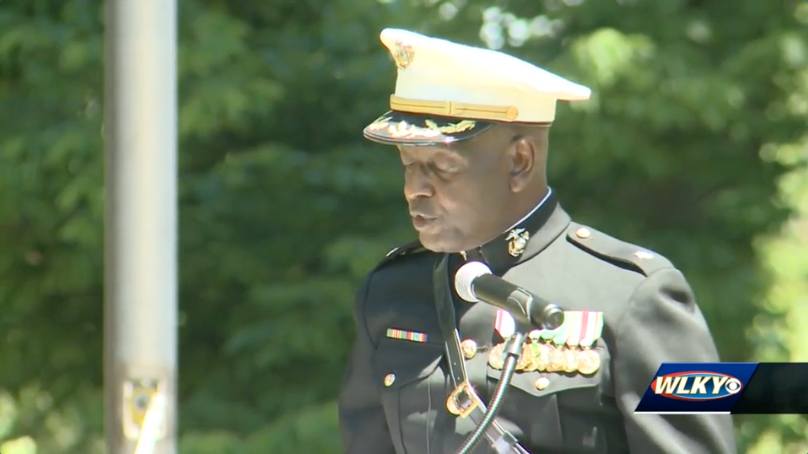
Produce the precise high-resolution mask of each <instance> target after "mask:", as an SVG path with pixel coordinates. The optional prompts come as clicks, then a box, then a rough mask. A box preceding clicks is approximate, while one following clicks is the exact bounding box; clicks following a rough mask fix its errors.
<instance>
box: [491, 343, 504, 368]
mask: <svg viewBox="0 0 808 454" xmlns="http://www.w3.org/2000/svg"><path fill="white" fill-rule="evenodd" d="M504 350H505V344H499V345H495V346H494V347H493V348H492V349H491V351H490V352H489V353H488V365H489V366H491V367H493V368H494V369H496V370H502V366H504V365H505V358H504Z"/></svg>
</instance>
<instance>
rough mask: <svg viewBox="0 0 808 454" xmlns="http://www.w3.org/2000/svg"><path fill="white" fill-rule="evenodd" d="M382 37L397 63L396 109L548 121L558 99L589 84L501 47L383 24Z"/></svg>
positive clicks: (581, 92)
mask: <svg viewBox="0 0 808 454" xmlns="http://www.w3.org/2000/svg"><path fill="white" fill-rule="evenodd" d="M381 41H382V43H383V44H384V46H385V47H387V49H388V50H389V51H390V54H391V56H392V57H393V60H394V61H395V63H396V66H397V67H398V77H397V80H396V89H395V93H394V94H393V95H392V96H391V97H390V108H391V109H392V110H393V111H394V112H404V113H409V114H419V115H427V116H429V115H434V116H439V117H449V118H461V119H473V120H482V121H494V122H520V123H551V122H553V120H555V111H556V101H558V100H562V101H584V100H587V99H589V97H590V95H591V90H590V89H589V88H587V87H584V86H582V85H578V84H576V83H574V82H570V81H569V80H566V79H564V78H563V77H560V76H557V75H555V74H553V73H551V72H549V71H546V70H544V69H542V68H539V67H538V66H535V65H533V64H530V63H528V62H526V61H523V60H520V59H518V58H515V57H512V56H510V55H506V54H504V53H502V52H497V51H493V50H490V49H482V48H478V47H471V46H466V45H463V44H457V43H453V42H451V41H447V40H443V39H437V38H431V37H429V36H424V35H421V34H418V33H414V32H410V31H407V30H400V29H394V28H387V29H385V30H383V31H382V33H381Z"/></svg>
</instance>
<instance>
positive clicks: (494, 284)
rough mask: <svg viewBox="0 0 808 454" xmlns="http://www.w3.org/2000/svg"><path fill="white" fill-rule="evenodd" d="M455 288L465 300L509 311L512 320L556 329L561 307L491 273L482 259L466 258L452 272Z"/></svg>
mask: <svg viewBox="0 0 808 454" xmlns="http://www.w3.org/2000/svg"><path fill="white" fill-rule="evenodd" d="M455 290H457V294H458V295H459V296H460V298H462V299H463V300H464V301H467V302H469V303H477V302H480V301H482V302H483V303H488V304H490V305H492V306H496V307H498V308H500V309H505V310H506V311H508V312H510V313H511V315H512V316H513V318H514V320H516V321H517V322H521V323H523V324H525V323H526V324H530V325H532V326H535V327H537V328H544V329H548V330H552V329H556V328H558V327H559V326H561V324H562V323H564V311H563V310H561V308H560V307H558V306H556V305H555V304H552V303H549V302H547V301H545V300H543V299H541V298H539V297H538V296H536V295H534V294H532V293H530V292H529V291H527V290H525V289H523V288H521V287H519V286H516V285H514V284H511V283H510V282H508V281H506V280H505V279H502V278H501V277H498V276H494V274H493V273H492V272H491V268H488V266H486V264H485V263H482V262H468V263H466V264H464V265H463V266H461V267H460V269H459V270H457V274H455Z"/></svg>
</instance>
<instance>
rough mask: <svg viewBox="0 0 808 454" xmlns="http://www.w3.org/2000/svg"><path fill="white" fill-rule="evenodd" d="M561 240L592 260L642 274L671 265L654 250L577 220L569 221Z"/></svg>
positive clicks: (648, 274)
mask: <svg viewBox="0 0 808 454" xmlns="http://www.w3.org/2000/svg"><path fill="white" fill-rule="evenodd" d="M563 239H564V241H565V242H566V243H567V244H568V245H569V246H570V247H573V248H574V249H575V250H576V251H581V252H583V253H585V254H586V257H588V258H591V259H592V261H593V263H597V264H602V265H605V266H610V267H617V268H619V269H622V270H625V271H626V272H629V273H635V274H637V273H638V274H640V275H642V276H643V277H647V276H650V275H651V274H653V273H655V272H656V271H659V270H663V269H670V268H674V265H673V264H672V263H671V261H670V260H668V259H667V258H666V257H664V256H663V255H661V254H659V253H657V252H655V251H652V250H649V249H648V248H645V247H642V246H638V245H636V244H632V243H629V242H626V241H623V240H620V239H618V238H615V237H613V236H610V235H608V234H606V233H603V232H601V231H599V230H597V229H595V228H593V227H590V226H587V225H583V224H579V223H577V222H571V223H570V225H569V227H567V231H566V233H565V235H563Z"/></svg>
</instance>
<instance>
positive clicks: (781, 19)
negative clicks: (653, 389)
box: [0, 0, 808, 454]
mask: <svg viewBox="0 0 808 454" xmlns="http://www.w3.org/2000/svg"><path fill="white" fill-rule="evenodd" d="M427 3H428V5H420V4H415V3H414V2H409V3H408V2H403V1H388V2H384V3H379V4H375V3H369V2H359V1H354V0H333V1H328V2H326V1H322V0H319V1H318V0H310V1H303V2H301V1H291V0H276V1H273V2H236V1H225V0H218V1H214V0H187V1H183V2H181V9H180V20H181V24H180V25H181V28H180V30H181V33H180V40H181V41H180V68H179V76H180V100H181V105H180V113H181V115H180V139H181V144H180V145H181V146H180V152H181V156H180V159H181V176H180V197H181V200H180V204H181V225H180V229H181V236H180V241H181V245H180V253H181V257H180V258H181V269H180V274H181V276H180V277H181V310H182V316H181V322H182V326H181V331H180V342H181V355H180V357H181V371H180V401H181V405H182V408H181V416H182V418H181V430H182V452H183V453H188V454H191V453H193V454H205V453H214V452H215V453H217V454H226V453H230V452H233V453H235V452H239V453H245V452H246V453H265V452H272V453H277V454H283V453H292V452H317V453H324V454H328V453H331V452H333V453H337V452H339V449H338V433H337V429H336V420H335V412H334V403H333V401H334V396H335V393H336V391H337V389H338V386H339V381H340V379H341V373H342V367H343V362H344V360H345V357H346V354H347V349H348V345H349V343H350V340H351V337H352V325H351V323H352V322H351V318H350V311H349V308H350V306H351V303H352V295H353V290H354V288H355V286H356V285H357V283H358V281H359V279H361V277H362V276H363V275H364V273H366V272H367V271H368V270H369V269H370V268H371V267H372V266H373V265H374V264H375V262H376V261H377V260H378V259H379V258H380V257H381V256H382V255H383V254H384V253H385V252H386V251H387V250H389V249H390V248H392V247H394V246H396V245H398V244H400V243H402V242H404V241H406V240H408V239H409V238H410V235H411V233H410V230H409V226H408V225H407V222H408V220H407V219H406V212H405V210H404V204H403V202H402V201H401V196H400V190H401V189H400V186H401V176H400V174H399V164H398V163H397V156H396V154H395V152H394V151H393V150H390V149H385V148H384V147H380V146H377V145H372V144H369V143H366V142H364V141H363V140H362V138H361V133H360V131H361V128H362V127H363V126H364V125H365V124H367V123H368V122H370V121H372V120H373V119H374V118H375V117H376V116H377V115H378V114H380V113H382V112H383V111H384V109H385V107H386V99H387V96H388V95H389V94H390V92H391V90H392V87H393V83H394V74H395V73H394V68H393V65H392V64H391V62H390V59H389V57H388V56H387V55H386V53H385V52H384V50H383V49H382V48H381V46H380V45H379V44H378V40H377V38H376V37H377V36H378V32H379V31H380V29H381V28H383V27H385V26H400V27H406V28H411V29H417V30H420V31H425V32H430V33H434V34H438V35H441V36H444V37H447V38H453V39H458V40H461V41H464V42H469V43H480V36H481V35H480V33H478V31H479V30H483V33H482V36H483V37H485V38H486V40H487V41H488V43H489V44H491V45H493V46H498V45H500V44H504V45H507V46H508V47H510V48H511V49H510V50H511V51H513V52H515V53H517V54H520V55H522V56H524V57H526V58H527V59H529V60H531V61H533V62H536V63H538V64H540V65H542V66H544V67H547V68H549V69H551V70H555V71H556V72H558V73H561V74H564V75H566V76H568V77H570V78H572V79H574V80H576V81H579V82H581V83H584V84H587V85H589V86H591V87H592V88H593V91H594V98H593V100H592V101H591V102H589V103H582V104H579V105H572V106H561V107H560V109H559V114H558V119H559V120H558V122H557V124H556V125H555V126H554V127H553V135H552V168H551V178H552V182H553V186H554V187H555V188H556V190H557V191H558V193H559V194H561V197H562V201H563V203H564V205H565V207H566V208H567V209H568V210H569V211H570V212H571V213H572V214H573V215H575V216H576V217H577V219H578V220H580V221H582V222H587V223H591V224H593V225H595V226H597V227H598V228H599V229H602V230H605V231H607V232H610V233H612V234H614V235H616V236H620V237H622V238H625V239H627V240H630V241H635V242H638V243H641V244H643V245H647V246H649V247H652V248H653V249H656V250H658V251H659V252H661V253H664V254H665V255H667V256H669V257H670V258H672V259H673V260H674V262H676V263H677V264H678V265H679V266H680V267H681V268H682V269H684V270H685V272H686V274H687V275H688V276H689V278H690V280H691V281H692V284H693V286H694V287H695V289H696V292H697V294H698V295H699V297H700V300H701V304H702V306H703V308H704V310H705V313H706V315H707V317H708V319H709V321H710V323H711V326H712V328H713V330H714V332H715V336H716V338H717V341H718V344H719V347H720V349H721V352H722V355H723V357H724V358H725V359H727V360H739V359H747V358H748V357H749V352H750V351H752V347H756V348H757V347H761V345H763V344H764V343H765V342H766V341H771V340H774V341H775V342H774V343H773V344H771V347H772V348H774V349H775V350H778V351H784V349H785V348H786V347H787V346H786V345H783V344H785V343H786V341H787V338H788V336H789V334H788V332H787V331H786V330H785V329H783V331H782V332H783V335H782V336H780V338H782V341H780V342H778V336H752V337H747V335H746V333H747V331H748V330H749V329H750V327H751V326H752V325H753V320H755V318H756V317H758V319H757V320H761V317H762V319H763V320H768V321H770V322H771V323H775V322H776V321H777V320H778V317H780V315H781V314H782V313H784V312H787V311H786V310H785V309H783V308H782V307H777V306H776V305H771V304H762V303H760V302H759V301H762V296H763V295H764V292H765V290H766V284H767V277H768V274H769V273H770V270H768V269H762V268H761V265H760V261H759V260H758V256H757V254H756V251H755V249H754V248H753V240H754V239H755V238H756V237H757V236H758V235H760V234H764V233H766V234H768V233H772V232H776V231H777V229H779V228H780V226H781V224H782V223H783V221H784V220H785V219H786V217H787V215H788V212H789V203H790V201H789V200H784V201H782V203H772V201H773V200H777V198H778V179H779V177H780V175H782V174H784V173H786V172H788V171H789V170H790V169H791V168H793V167H796V166H799V165H801V164H803V162H801V161H800V159H790V160H788V159H781V154H782V153H781V151H782V150H784V149H788V148H789V147H792V148H793V147H795V146H798V144H799V140H800V138H801V135H802V134H803V129H804V127H803V124H804V119H805V114H806V113H807V112H808V108H807V107H806V106H808V99H806V97H805V94H806V93H808V90H807V89H808V87H806V84H807V83H808V76H806V67H808V64H806V59H808V47H806V46H808V45H806V44H805V43H808V39H806V38H808V36H806V34H807V33H806V31H805V30H806V22H808V9H806V6H805V5H803V4H799V5H797V4H796V3H794V4H793V5H792V6H785V5H784V4H782V3H781V2H780V3H779V2H761V1H754V0H744V1H741V2H734V3H733V2H724V3H722V2H712V3H709V2H684V1H669V2H654V1H649V0H636V1H633V2H601V1H597V2H596V1H592V0H590V1H586V2H572V1H569V2H565V3H561V2H554V1H548V2H533V1H526V0H518V1H517V0H510V1H501V2H497V5H498V6H497V7H496V8H493V7H492V5H491V4H490V3H491V2H488V1H480V0H470V1H469V2H462V3H461V2H458V3H456V4H454V3H449V2H446V3H436V2H427ZM102 17H103V14H102V5H99V4H98V2H92V1H90V0H63V1H55V0H42V1H37V2H2V4H0V125H1V126H0V220H1V221H0V247H2V249H3V251H4V254H2V256H0V273H1V274H0V276H2V280H1V281H0V307H2V309H3V317H0V328H2V330H3V333H4V334H5V336H6V344H5V347H6V348H3V349H0V361H2V363H3V364H4V365H6V368H5V370H4V377H3V378H4V379H3V381H2V384H3V387H4V388H5V389H6V391H7V392H8V393H9V396H11V397H10V398H11V399H12V400H11V401H10V402H12V403H13V404H14V406H13V411H12V410H9V412H10V413H9V412H6V411H5V408H6V407H4V406H2V405H0V415H2V416H3V418H2V419H4V421H13V423H12V424H9V425H8V427H6V426H5V425H3V424H0V429H3V433H2V434H0V438H2V439H9V440H11V439H20V440H23V441H20V442H18V445H19V446H20V448H19V449H21V450H22V449H27V448H26V446H27V445H26V443H27V442H25V441H24V440H25V439H22V438H21V437H23V436H30V437H31V438H33V439H34V440H36V443H37V447H38V452H40V453H43V452H47V453H60V452H61V453H65V454H68V453H92V452H100V448H99V436H100V433H101V427H102V415H101V413H100V409H101V393H100V389H101V378H102V376H101V371H102V369H101V367H102V364H101V354H100V353H101V351H102V329H101V321H102V311H101V308H102V284H103V283H102V275H103V274H102V269H103V261H102V249H103V241H102V233H103V232H102V228H103V137H102V133H103V130H102V117H103V115H102V111H101V106H102V86H103V72H102V66H103V61H102V49H103V24H102V19H101V18H102ZM790 260H796V258H792V259H790ZM315 308H316V309H317V310H316V311H315V310H314V309H315ZM756 323H757V322H756ZM769 345H770V344H765V345H764V346H769ZM93 352H97V353H98V354H94V353H93ZM750 424H751V426H749V427H750V428H748V429H745V430H744V433H743V435H744V440H748V441H749V442H750V443H751V442H752V441H754V440H755V439H756V438H757V437H758V435H759V434H760V433H761V432H762V430H763V429H765V428H766V426H767V425H768V424H769V422H768V420H760V419H758V420H755V421H752V422H750ZM796 424H797V423H793V424H792V423H788V424H779V423H778V424H777V425H776V426H774V428H775V430H780V431H781V432H777V433H783V434H785V433H787V432H788V430H793V428H795V427H803V426H798V425H796ZM4 449H5V448H4ZM15 449H16V448H15ZM3 452H4V453H5V452H6V451H5V450H4V451H3Z"/></svg>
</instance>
